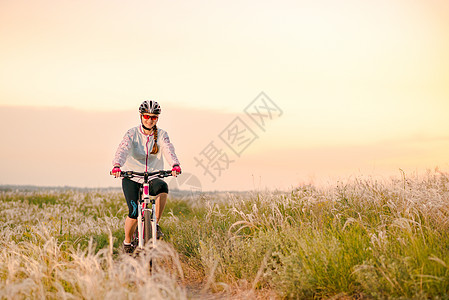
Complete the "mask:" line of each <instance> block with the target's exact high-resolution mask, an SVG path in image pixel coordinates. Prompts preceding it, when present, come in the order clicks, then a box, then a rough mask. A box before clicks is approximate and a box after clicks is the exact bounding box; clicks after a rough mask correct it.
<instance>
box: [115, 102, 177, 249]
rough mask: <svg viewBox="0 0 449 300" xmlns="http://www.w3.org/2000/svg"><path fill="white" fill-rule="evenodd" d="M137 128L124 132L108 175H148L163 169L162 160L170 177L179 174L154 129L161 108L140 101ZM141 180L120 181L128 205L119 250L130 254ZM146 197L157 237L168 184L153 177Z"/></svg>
mask: <svg viewBox="0 0 449 300" xmlns="http://www.w3.org/2000/svg"><path fill="white" fill-rule="evenodd" d="M139 112H140V122H141V124H140V125H139V126H136V127H134V128H131V129H130V130H128V131H127V132H126V134H125V136H124V137H123V140H122V142H121V143H120V145H119V146H118V149H117V151H116V153H115V157H114V160H113V166H114V167H113V169H112V174H113V175H114V176H115V177H119V176H120V172H121V171H122V170H123V171H128V170H129V171H136V172H152V171H157V170H162V169H163V168H164V157H165V159H166V160H167V161H168V162H169V163H170V165H171V166H172V175H173V176H177V175H178V174H180V173H181V168H180V163H179V160H178V158H177V156H176V153H175V148H174V147H173V144H172V143H171V142H170V139H169V137H168V134H167V132H166V131H164V130H162V129H160V128H157V127H156V123H157V121H158V119H159V115H160V113H161V107H160V106H159V104H158V103H157V102H156V101H153V100H149V101H144V102H142V104H141V105H140V107H139ZM142 182H143V179H140V178H132V179H128V178H123V180H122V189H123V194H124V195H125V199H126V203H127V205H128V209H129V213H128V216H127V217H126V220H125V240H124V242H123V247H124V250H125V251H126V252H132V251H133V250H134V249H133V248H132V245H131V238H132V235H133V233H134V231H135V229H136V226H137V201H138V198H139V190H140V187H141V185H142ZM150 195H152V196H156V218H157V224H158V225H157V236H160V237H162V236H163V234H162V232H161V229H160V227H159V220H160V218H161V216H162V213H163V211H164V208H165V203H166V202H167V196H168V185H167V183H166V182H165V181H163V180H162V179H159V178H156V179H153V180H151V182H150Z"/></svg>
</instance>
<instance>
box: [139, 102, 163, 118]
mask: <svg viewBox="0 0 449 300" xmlns="http://www.w3.org/2000/svg"><path fill="white" fill-rule="evenodd" d="M139 112H140V113H141V114H143V113H147V114H156V115H158V114H160V113H161V106H160V105H159V103H157V102H156V101H153V100H145V101H143V102H142V104H140V107H139Z"/></svg>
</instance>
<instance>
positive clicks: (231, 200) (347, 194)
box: [0, 172, 449, 299]
mask: <svg viewBox="0 0 449 300" xmlns="http://www.w3.org/2000/svg"><path fill="white" fill-rule="evenodd" d="M0 208H1V210H0V222H1V224H2V225H1V227H0V228H1V230H0V234H1V235H0V246H2V249H3V250H2V251H3V252H2V256H3V258H4V259H2V260H1V261H2V262H0V278H1V281H0V290H2V289H3V291H5V292H4V294H2V293H0V298H1V297H6V298H8V297H9V296H8V295H9V294H7V292H8V291H9V292H10V293H12V289H8V288H7V286H9V285H10V284H11V282H13V283H14V282H15V283H22V284H23V286H24V289H25V287H26V284H24V282H26V280H27V278H28V279H29V278H31V277H30V276H31V275H30V274H39V273H33V272H34V271H32V270H29V269H27V268H28V267H27V266H28V265H29V263H27V258H26V257H31V258H28V259H31V260H32V261H36V264H38V262H39V263H41V265H40V266H39V265H36V268H38V269H39V268H40V269H41V270H43V271H40V272H44V271H45V270H47V271H48V272H47V271H45V272H47V273H45V272H44V273H43V274H44V275H45V276H44V279H45V280H44V281H42V282H43V285H42V286H41V288H40V289H41V290H42V289H43V290H44V291H47V292H46V293H47V294H48V295H60V296H61V295H62V294H61V293H62V291H64V292H65V293H68V294H71V295H75V297H79V296H80V295H81V297H85V296H82V295H83V294H82V292H81V291H82V290H83V288H85V285H86V284H87V283H86V282H84V281H83V280H82V278H81V277H77V276H78V275H76V274H77V273H80V274H85V275H83V276H94V275H95V274H96V275H95V276H100V277H101V278H102V279H101V280H100V281H99V284H98V289H99V292H98V293H99V295H100V296H101V295H103V296H104V295H106V294H105V293H107V292H106V290H107V289H111V287H110V286H111V285H113V286H116V285H117V284H115V283H109V281H111V280H117V278H121V277H120V276H118V275H113V274H115V273H114V272H115V271H113V270H115V269H114V268H115V267H117V268H121V269H123V268H125V267H124V266H123V265H120V263H121V262H122V261H123V259H124V258H123V257H122V256H121V255H120V253H119V248H120V245H121V243H122V241H123V221H124V217H125V216H126V214H127V209H126V203H125V200H124V198H123V196H122V194H121V193H120V192H113V193H112V192H111V193H106V192H104V193H101V192H89V191H83V192H75V191H65V192H50V191H49V192H47V193H45V192H43V191H36V192H32V191H24V192H13V191H4V192H2V193H1V194H0ZM161 225H162V227H163V230H164V232H165V233H166V241H167V242H168V244H167V245H169V246H170V247H172V250H167V251H168V252H170V253H172V254H171V255H172V257H177V256H179V257H180V264H181V266H182V272H183V273H184V274H186V277H187V278H185V279H183V280H181V281H182V282H183V283H182V284H184V285H185V284H187V285H188V284H192V282H193V281H196V283H197V284H199V285H200V286H201V285H203V286H205V287H206V288H210V289H212V290H213V291H221V290H223V289H227V290H230V291H233V290H235V291H242V290H250V291H252V292H253V294H252V295H253V296H254V295H264V294H263V293H264V291H271V292H272V293H274V294H275V295H276V296H277V297H278V298H285V299H310V298H368V299H371V298H372V299H379V298H381V299H383V298H393V299H424V298H425V299H429V298H432V299H448V298H449V235H448V232H449V179H448V175H447V174H445V173H441V172H435V173H430V172H429V173H427V174H426V175H423V176H408V177H402V178H400V179H392V180H388V181H387V180H385V181H382V182H380V181H379V180H377V181H376V180H372V179H370V178H368V179H361V178H358V179H356V180H353V181H351V182H347V183H341V182H339V183H337V184H336V186H334V187H328V188H317V187H312V186H304V187H299V188H297V189H294V190H292V191H289V192H263V193H258V192H252V193H246V194H245V193H239V194H237V193H234V194H222V195H220V194H217V193H211V194H203V195H200V196H198V197H197V198H194V199H192V198H191V199H187V200H186V199H169V201H168V203H167V206H166V210H165V213H164V216H163V219H162V222H161ZM110 241H112V252H110V251H109V250H108V249H110V248H109V247H110V246H111V245H110ZM50 248H51V249H52V250H51V251H50V250H49V249H50ZM78 251H81V252H78ZM108 251H109V252H108ZM10 253H19V254H20V255H18V258H17V260H14V257H12V256H11V254H10ZM45 253H50V254H51V255H47V254H45ZM79 253H81V254H79ZM82 253H84V254H82ZM89 253H90V254H89ZM106 253H110V254H106ZM108 255H112V256H108ZM79 257H82V259H80V258H79ZM33 259H34V260H33ZM111 260H112V261H113V263H112V262H111ZM175 260H176V259H174V258H173V259H172V261H175ZM80 261H83V263H81V262H80ZM84 261H87V262H85V263H84ZM77 262H78V265H76V263H77ZM89 264H94V265H97V264H98V268H97V269H95V271H94V270H91V269H88V267H87V266H88V265H89ZM128 264H130V262H128ZM131 264H132V263H131ZM115 265H118V266H119V267H118V266H115ZM61 266H63V267H61ZM77 268H82V269H77ZM86 268H87V269H86ZM174 268H175V267H174ZM176 268H179V267H176ZM176 268H175V269H176ZM175 269H171V271H173V270H175ZM51 270H53V271H51ZM64 270H65V271H64ZM88 270H90V271H88ZM176 270H177V269H176ZM86 272H90V273H88V274H90V275H86V274H87V273H86ZM176 272H178V271H176ZM176 272H175V273H176ZM178 273H179V272H178ZM58 274H59V275H58ZM61 274H62V275H61ZM70 274H72V275H70ZM33 276H37V275H33ZM71 276H74V277H75V278H77V279H76V280H74V279H73V278H71ZM128 277H129V276H128ZM130 278H131V277H130ZM33 280H34V279H33ZM120 280H121V281H120V282H125V283H123V284H124V285H123V286H121V287H120V290H117V293H124V294H120V295H122V297H124V296H123V295H129V294H130V293H131V292H130V290H129V288H130V287H133V288H136V287H142V289H143V286H144V285H145V284H146V283H145V282H143V283H139V284H138V283H135V282H134V281H133V282H128V281H126V280H130V279H129V278H128V279H123V278H122V279H120ZM30 282H31V281H30ZM33 282H34V281H33ZM83 282H84V283H83ZM178 283H179V281H178ZM8 284H9V285H8ZM30 284H31V283H30ZM36 284H37V283H36ZM169 285H170V286H172V287H173V289H174V290H175V291H177V292H176V293H177V294H176V295H178V296H179V295H181V296H182V295H184V296H185V294H183V293H182V287H181V288H180V287H178V286H177V285H176V284H174V285H173V282H172V283H170V284H169ZM14 286H15V290H14V291H20V293H19V292H18V294H17V295H22V296H24V297H28V296H30V295H31V296H30V297H34V296H38V295H42V294H39V291H40V290H39V289H36V290H34V292H33V293H37V294H27V292H26V291H25V290H21V289H20V288H18V287H17V286H19V287H20V285H14ZM119 286H120V284H119ZM101 291H104V292H101ZM179 291H181V292H179ZM30 293H31V292H30ZM57 293H60V294H57ZM102 293H103V294H102ZM44 294H45V293H44ZM47 294H46V295H47ZM231 294H232V292H231ZM48 295H47V296H48ZM261 297H262V298H263V296H261ZM181 298H182V297H181Z"/></svg>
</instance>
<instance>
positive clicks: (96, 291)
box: [0, 192, 187, 299]
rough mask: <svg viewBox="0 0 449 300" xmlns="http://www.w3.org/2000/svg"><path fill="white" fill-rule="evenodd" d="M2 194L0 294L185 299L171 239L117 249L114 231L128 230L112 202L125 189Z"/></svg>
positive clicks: (17, 297)
mask: <svg viewBox="0 0 449 300" xmlns="http://www.w3.org/2000/svg"><path fill="white" fill-rule="evenodd" d="M111 199H112V200H111ZM1 200H2V201H1V202H0V205H1V213H0V221H1V224H2V225H1V229H0V298H1V299H25V298H26V299H131V298H135V297H138V298H142V299H186V297H187V292H186V289H185V287H184V286H183V285H181V284H180V283H181V282H182V280H183V276H184V275H183V272H182V268H181V264H180V261H179V259H178V255H177V253H176V251H175V250H174V249H173V247H171V246H170V245H169V244H167V243H161V244H160V245H159V247H158V248H157V249H156V250H154V251H150V250H149V249H147V251H146V252H145V253H146V255H139V256H138V257H136V258H134V257H131V256H129V255H126V254H123V253H121V252H120V251H119V247H118V246H117V242H120V243H121V241H122V240H120V241H117V240H118V239H117V238H115V237H114V236H113V231H115V232H116V233H118V234H120V235H122V231H123V229H122V228H123V220H122V219H123V218H122V217H123V216H122V213H121V208H120V209H119V210H118V211H114V210H113V209H111V207H112V208H113V207H115V203H114V201H121V199H120V194H111V193H110V194H104V195H101V194H97V193H79V192H66V193H48V192H18V193H17V192H14V193H13V192H4V193H3V194H2V197H1ZM122 204H123V203H122ZM104 236H106V239H107V241H104ZM114 242H115V245H114ZM101 243H102V244H103V245H102V246H99V244H101ZM150 259H151V260H152V261H153V267H152V269H151V270H150V267H149V266H150V264H149V262H150Z"/></svg>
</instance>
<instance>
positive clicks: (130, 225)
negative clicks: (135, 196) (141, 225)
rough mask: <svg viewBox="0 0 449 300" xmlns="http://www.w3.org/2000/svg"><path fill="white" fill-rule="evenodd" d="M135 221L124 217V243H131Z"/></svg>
mask: <svg viewBox="0 0 449 300" xmlns="http://www.w3.org/2000/svg"><path fill="white" fill-rule="evenodd" d="M136 227H137V220H136V219H131V218H130V217H126V220H125V243H126V244H129V243H131V239H132V238H133V233H134V231H136Z"/></svg>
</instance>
